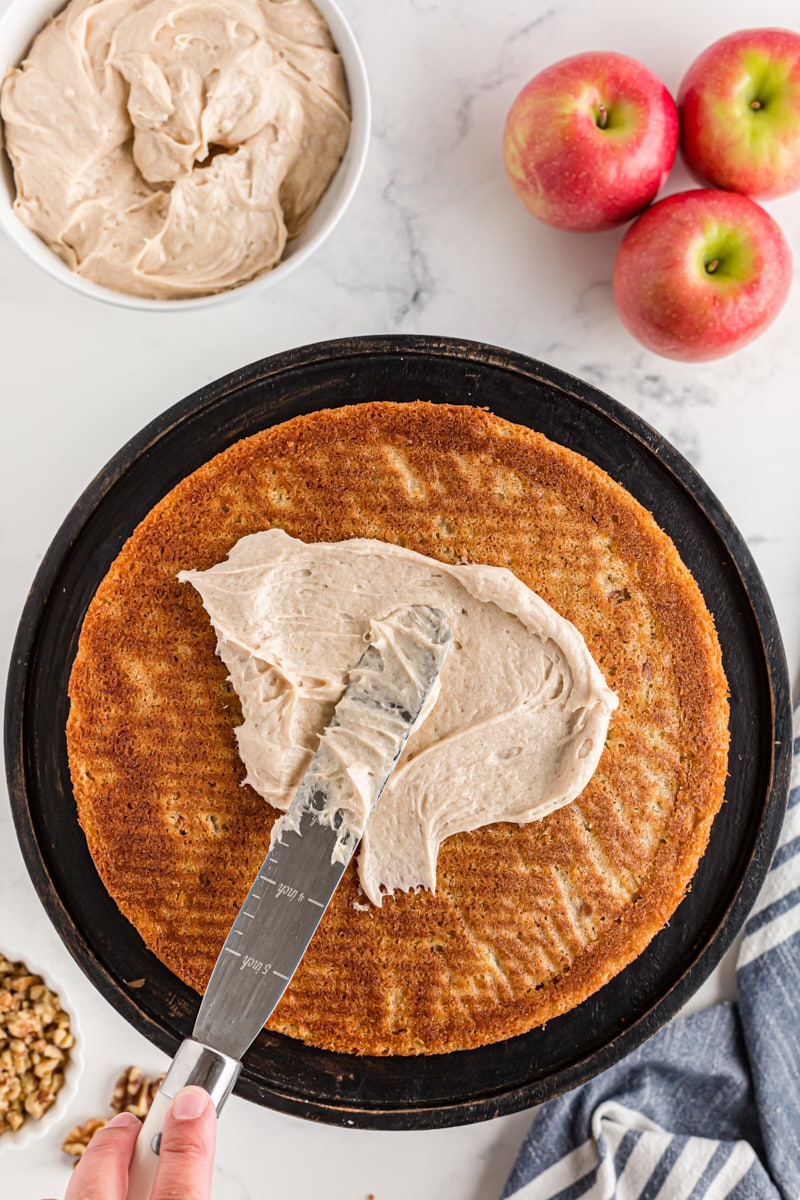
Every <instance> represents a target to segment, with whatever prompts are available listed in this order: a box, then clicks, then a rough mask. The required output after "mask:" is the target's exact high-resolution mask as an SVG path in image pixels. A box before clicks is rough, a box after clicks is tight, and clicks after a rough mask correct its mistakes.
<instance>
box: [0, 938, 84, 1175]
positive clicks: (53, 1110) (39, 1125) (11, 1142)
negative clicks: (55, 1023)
mask: <svg viewBox="0 0 800 1200" xmlns="http://www.w3.org/2000/svg"><path fill="white" fill-rule="evenodd" d="M0 955H4V956H5V957H6V958H7V959H8V960H9V962H13V963H18V962H21V963H24V964H25V966H26V967H27V968H28V970H29V971H30V973H31V975H38V976H39V977H40V978H41V980H42V982H43V983H44V984H45V986H46V987H47V988H49V989H50V991H52V992H56V993H57V995H58V997H59V1000H60V1001H61V1006H62V1008H63V1009H64V1011H65V1012H67V1013H68V1014H69V1021H70V1028H71V1030H72V1033H73V1036H74V1038H75V1044H74V1045H73V1046H72V1047H71V1048H70V1050H69V1055H68V1058H67V1065H66V1067H65V1069H64V1084H63V1086H62V1088H61V1091H60V1092H59V1093H58V1095H57V1096H56V1098H55V1100H54V1101H53V1103H52V1104H51V1105H50V1107H49V1108H48V1109H46V1110H45V1112H44V1114H43V1115H42V1116H41V1117H39V1118H38V1119H34V1118H32V1117H28V1118H27V1119H26V1121H25V1123H24V1125H22V1126H21V1127H20V1128H19V1129H17V1130H15V1131H14V1132H13V1133H11V1132H8V1133H0V1155H2V1154H4V1153H6V1152H12V1151H16V1150H23V1149H24V1148H25V1147H26V1146H30V1144H31V1143H32V1142H35V1141H39V1140H40V1139H41V1138H43V1137H44V1136H45V1135H46V1134H48V1133H52V1132H53V1129H54V1128H55V1127H56V1126H57V1125H58V1124H60V1122H62V1121H63V1120H64V1118H65V1116H66V1113H67V1111H68V1109H69V1106H70V1104H71V1103H72V1101H73V1100H74V1099H75V1096H76V1094H77V1090H78V1082H79V1080H80V1076H81V1072H82V1070H83V1042H82V1038H81V1033H80V1029H79V1027H78V1019H77V1017H76V1015H75V1010H74V1008H73V1007H72V1005H71V1004H70V1002H69V999H68V997H67V992H66V988H65V987H64V986H63V984H62V982H61V980H60V979H59V978H58V975H57V974H55V973H54V972H53V971H51V970H50V967H49V966H48V967H40V966H39V964H38V963H37V962H36V961H34V959H33V958H32V957H31V955H30V953H29V951H28V950H27V949H25V948H24V947H20V946H19V945H15V944H13V943H12V944H11V945H9V944H8V940H7V939H6V938H3V941H2V944H0Z"/></svg>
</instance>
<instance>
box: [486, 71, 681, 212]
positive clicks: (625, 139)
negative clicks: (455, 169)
mask: <svg viewBox="0 0 800 1200" xmlns="http://www.w3.org/2000/svg"><path fill="white" fill-rule="evenodd" d="M677 144H678V114H677V109H676V107H675V102H674V100H673V99H672V96H671V95H670V94H669V92H668V91H667V89H666V88H665V87H664V84H663V83H662V82H661V80H660V79H658V78H657V77H656V76H655V75H654V74H653V73H652V71H650V70H648V68H647V67H645V66H643V64H642V63H640V62H638V61H637V60H636V59H634V58H629V57H628V56H627V55H624V54H616V53H613V52H610V51H609V52H589V53H586V54H577V55H575V56H573V57H572V58H566V59H563V60H562V61H561V62H557V63H555V64H554V65H553V66H551V67H548V68H547V69H546V70H544V71H542V72H541V73H540V74H538V75H536V76H535V77H534V78H533V79H531V80H530V82H529V83H527V84H526V86H525V87H524V88H523V89H522V91H521V92H520V93H519V95H518V96H517V98H516V99H515V101H514V103H513V104H512V106H511V109H510V111H509V113H508V116H507V118H506V123H505V129H504V133H503V157H504V160H505V165H506V171H507V172H508V176H509V179H510V180H511V185H512V187H513V188H514V191H515V192H516V194H517V195H518V196H519V198H520V200H521V201H522V203H523V204H524V205H525V207H526V208H527V209H529V211H530V212H532V213H533V215H534V216H535V217H538V218H539V219H540V220H542V221H545V222H547V224H548V225H555V226H556V227H557V228H559V229H570V230H578V231H583V232H590V231H595V230H600V229H610V228H612V227H613V226H615V225H620V224H622V223H623V222H624V221H628V220H630V219H631V217H633V216H635V215H636V214H637V213H638V212H640V211H641V210H642V209H643V208H645V207H646V206H647V205H648V204H649V203H650V201H651V200H653V198H654V197H655V195H656V193H657V192H658V190H659V188H660V187H661V185H662V184H663V183H664V180H665V179H666V177H667V175H668V173H669V170H670V168H671V166H672V163H673V160H674V158H675V153H676V150H677Z"/></svg>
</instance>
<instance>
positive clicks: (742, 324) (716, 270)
mask: <svg viewBox="0 0 800 1200" xmlns="http://www.w3.org/2000/svg"><path fill="white" fill-rule="evenodd" d="M791 275H792V260H791V254H790V251H789V247H788V245H787V244H786V239H785V238H784V236H783V234H782V232H781V230H780V227H779V226H778V225H777V223H776V222H775V221H773V219H772V217H771V216H769V214H768V213H766V212H765V211H764V209H763V208H761V206H760V205H758V204H756V203H755V201H754V200H751V199H750V198H749V197H747V196H743V195H740V194H739V193H738V192H724V191H715V190H713V189H707V188H698V189H695V190H693V191H688V192H679V193H678V194H677V195H673V196H668V197H666V199H664V200H659V201H658V203H656V204H654V205H653V207H652V208H650V209H648V211H647V212H646V213H644V214H643V215H642V216H641V217H639V219H638V220H637V221H635V222H634V223H633V225H631V227H630V229H629V230H628V231H627V233H626V234H625V237H624V238H623V239H622V242H621V244H620V247H619V250H618V252H617V257H616V261H615V263H614V300H615V301H616V305H617V310H618V312H619V315H620V317H621V318H622V321H623V324H624V325H625V326H626V327H627V329H628V330H629V331H630V333H632V334H633V336H634V337H635V338H636V339H637V340H638V341H640V342H641V343H642V345H644V346H646V347H647V348H648V349H649V350H653V351H655V352H656V354H663V355H665V356H666V357H668V358H676V359H681V360H683V361H684V362H705V361H708V360H710V359H715V358H720V357H722V356H723V355H725V354H732V353H733V351H734V350H739V349H741V347H742V346H745V345H747V343H748V342H751V341H752V340H753V339H754V338H756V337H758V335H759V334H761V333H763V331H764V330H765V329H766V328H767V326H768V325H770V324H771V322H772V321H773V320H774V319H775V317H776V316H777V315H778V313H779V312H780V310H781V308H782V307H783V304H784V302H785V300H786V297H787V296H788V294H789V285H790V282H791Z"/></svg>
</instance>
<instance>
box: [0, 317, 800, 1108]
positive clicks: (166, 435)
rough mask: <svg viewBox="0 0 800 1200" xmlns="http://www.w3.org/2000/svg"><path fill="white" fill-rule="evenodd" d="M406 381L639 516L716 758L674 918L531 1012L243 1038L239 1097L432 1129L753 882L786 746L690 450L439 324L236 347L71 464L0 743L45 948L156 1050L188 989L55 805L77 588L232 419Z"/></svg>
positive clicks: (739, 905)
mask: <svg viewBox="0 0 800 1200" xmlns="http://www.w3.org/2000/svg"><path fill="white" fill-rule="evenodd" d="M416 399H424V400H430V401H437V402H448V403H451V404H452V403H455V404H474V405H480V406H486V407H487V408H489V409H490V410H491V411H492V412H494V413H496V414H497V415H499V416H501V417H505V418H507V419H509V420H511V421H515V422H517V423H520V424H524V425H529V426H531V427H532V428H534V429H537V430H540V431H541V432H542V433H544V434H546V435H547V436H548V437H550V438H552V439H553V440H554V441H557V442H561V443H563V444H564V445H565V446H569V447H570V448H571V449H573V450H576V451H579V452H580V453H581V454H584V455H586V457H587V458H590V459H591V460H593V461H594V462H595V463H597V464H598V465H599V466H600V467H602V468H603V469H604V470H605V471H607V472H608V473H609V474H610V475H611V476H612V477H613V478H614V479H616V480H618V481H619V482H620V483H621V484H622V485H623V486H624V487H626V488H627V489H628V490H629V491H630V492H631V493H632V494H633V495H634V496H635V497H636V498H637V499H638V500H639V501H641V503H642V504H643V505H644V506H645V507H646V508H648V509H649V510H650V511H651V512H652V513H653V514H654V516H655V518H656V520H657V521H658V523H659V525H661V527H662V528H663V529H665V530H666V532H667V533H668V534H669V535H670V536H671V537H672V539H673V540H674V542H675V543H676V545H677V547H678V550H679V551H680V554H681V556H682V557H683V560H684V562H685V563H686V564H687V566H688V567H689V569H690V570H691V572H692V574H693V575H694V577H695V579H696V580H697V582H698V584H699V585H700V588H701V589H702V591H703V594H704V596H705V599H706V602H707V604H708V606H709V608H710V610H711V612H712V613H713V615H714V618H715V621H716V624H717V629H718V631H719V636H720V640H721V643H722V648H723V656H724V665H725V670H726V672H727V676H728V680H729V682H730V688H731V739H732V741H731V755H730V776H729V779H728V786H727V793H726V802H725V805H724V806H723V809H722V811H721V812H720V814H719V816H718V817H717V819H716V821H715V823H714V827H713V831H712V834H711V841H710V844H709V847H708V851H707V853H706V855H705V857H704V858H703V860H702V863H701V865H700V868H699V870H698V872H697V875H696V877H695V880H694V883H693V886H692V889H691V891H690V893H689V895H688V896H687V897H686V899H685V900H684V901H683V903H682V904H681V905H680V907H679V909H678V911H677V913H676V915H675V917H674V919H673V920H672V921H671V922H670V924H669V925H668V927H667V928H665V929H664V930H663V931H662V932H661V933H660V934H659V935H658V936H657V937H656V938H655V939H654V941H653V942H652V943H651V945H650V946H649V947H648V949H647V950H646V951H645V952H644V953H643V954H642V955H640V957H639V958H638V959H637V960H636V961H635V962H634V963H633V964H632V965H631V966H630V967H628V968H627V970H625V971H624V972H622V974H621V975H619V976H617V978H615V979H614V980H613V981H612V982H611V983H609V984H607V985H606V986H605V987H604V988H602V989H601V990H600V991H599V992H598V993H597V994H596V995H594V996H593V997H591V998H590V999H589V1000H587V1001H586V1002H585V1003H584V1004H582V1005H581V1006H580V1007H579V1008H577V1009H575V1010H573V1011H572V1012H570V1013H567V1014H566V1015H565V1016H562V1017H559V1018H558V1019H557V1020H554V1021H551V1022H550V1023H549V1024H548V1025H547V1027H546V1028H544V1029H535V1030H533V1031H532V1032H530V1033H527V1034H525V1035H523V1036H521V1037H517V1038H513V1039H511V1040H509V1041H506V1042H502V1043H500V1044H498V1045H494V1046H486V1047H484V1048H482V1049H479V1050H470V1051H464V1052H459V1053H454V1054H445V1055H434V1056H431V1057H420V1058H400V1057H398V1058H369V1057H366V1058H357V1057H350V1056H346V1055H336V1054H331V1053H329V1052H327V1051H322V1050H317V1049H314V1048H313V1047H309V1046H304V1045H302V1044H301V1043H299V1042H296V1041H293V1040H291V1039H288V1038H285V1037H281V1036H279V1035H275V1034H267V1033H262V1034H261V1035H260V1036H259V1039H258V1041H257V1042H256V1044H255V1045H254V1046H253V1047H252V1049H251V1050H250V1051H249V1052H248V1054H247V1055H246V1064H245V1069H244V1072H243V1074H242V1077H241V1080H240V1083H239V1085H238V1088H237V1091H238V1092H239V1093H240V1094H241V1095H243V1096H246V1097H247V1098H249V1099H251V1100H254V1101H256V1102H258V1103H261V1104H264V1105H268V1106H270V1107H272V1108H276V1109H280V1110H282V1111H284V1112H289V1113H295V1114H298V1115H301V1116H304V1117H309V1118H311V1119H314V1120H320V1121H328V1122H331V1123H334V1124H340V1125H356V1126H361V1127H366V1128H384V1129H420V1128H432V1127H439V1126H445V1125H455V1124H460V1123H465V1122H468V1121H476V1120H482V1119H484V1118H487V1117H491V1116H495V1115H497V1114H499V1113H506V1112H511V1111H513V1110H516V1109H520V1108H523V1107H526V1106H528V1105H532V1104H535V1103H537V1102H539V1101H542V1100H544V1099H547V1098H549V1097H552V1096H555V1095H557V1094H558V1093H559V1092H562V1091H564V1090H566V1089H568V1088H571V1087H574V1086H575V1085H576V1084H579V1083H581V1082H582V1081H583V1080H585V1079H587V1078H589V1077H590V1076H591V1075H594V1074H596V1073H597V1072H599V1071H601V1070H603V1069H604V1068H605V1067H608V1066H609V1065H610V1064H611V1063H613V1062H615V1061H616V1060H617V1059H619V1058H621V1057H622V1056H623V1055H624V1054H626V1053H627V1052H628V1051H630V1050H632V1049H633V1048H634V1047H635V1046H637V1045H639V1044H640V1043H641V1042H642V1041H644V1039H645V1038H647V1037H648V1036H650V1035H651V1034H652V1033H654V1032H655V1031H656V1030H657V1029H658V1028H659V1027H660V1026H661V1025H663V1024H664V1023H665V1022H666V1021H667V1020H668V1019H669V1018H670V1017H671V1016H673V1014H674V1013H676V1012H677V1011H678V1009H679V1008H680V1006H681V1005H682V1004H683V1003H684V1002H685V1001H686V1000H687V999H688V997H689V996H690V995H691V994H692V992H693V991H695V989H696V988H697V987H699V985H700V984H701V983H702V982H703V980H704V979H705V978H706V976H707V975H708V974H709V972H710V971H711V970H712V968H713V967H714V966H715V965H716V964H717V963H718V962H719V960H720V958H721V957H722V955H723V953H724V951H725V950H726V949H727V948H728V946H730V944H731V942H732V940H733V938H734V936H735V934H736V933H737V931H738V930H739V928H740V927H741V925H742V923H743V921H744V919H745V916H746V914H747V912H748V910H749V908H750V906H751V905H752V903H753V901H754V899H755V897H756V894H757V892H758V889H759V887H760V885H761V882H762V880H763V878H764V875H765V874H766V871H767V868H768V866H769V862H770V859H771V856H772V853H773V850H774V847H775V844H776V841H777V837H778V831H779V828H780V824H781V819H782V816H783V813H784V809H785V804H786V795H787V791H788V779H789V765H790V751H791V704H790V693H789V684H788V678H787V670H786V663H785V658H784V655H783V650H782V647H781V641H780V636H779V633H778V628H777V624H776V621H775V616H774V613H773V610H772V608H771V605H770V602H769V599H768V597H767V594H766V592H765V589H764V585H763V582H762V580H761V578H760V576H759V574H758V571H757V569H756V567H755V565H754V563H753V560H752V558H751V556H750V554H749V552H748V550H747V547H746V546H745V544H744V541H743V539H742V537H741V535H740V534H739V532H738V531H737V529H736V528H735V527H734V525H733V524H732V522H731V520H730V518H729V517H728V515H727V514H726V512H725V511H724V509H723V508H722V506H721V505H720V503H719V502H718V500H717V499H716V498H715V497H714V495H713V494H712V493H711V492H710V491H709V489H708V487H707V486H706V485H705V484H704V483H703V481H702V480H701V479H700V478H699V477H698V475H697V474H696V473H695V471H694V470H693V469H692V467H691V466H690V465H689V464H688V463H687V462H686V460H685V459H684V458H682V457H681V455H680V454H679V453H678V452H677V451H676V450H675V449H674V448H673V447H672V446H670V445H669V444H668V443H667V442H665V441H664V439H663V438H661V437H660V436H659V435H658V434H657V433H656V432H655V431H654V430H653V429H651V428H650V427H649V426H647V425H646V424H644V422H642V421H641V420H639V419H638V417H636V416H634V415H633V414H632V413H630V412H629V411H627V410H626V409H625V408H623V407H622V406H621V405H620V404H618V403H616V402H615V401H614V400H611V399H610V398H609V397H608V396H605V395H603V394H602V393H601V392H598V391H597V390H596V389H594V388H592V387H590V386H589V385H587V384H585V383H582V382H581V381H580V380H578V379H575V378H572V377H571V376H569V375H565V374H564V373H563V372H561V371H558V370H555V369H554V368H552V367H549V366H547V365H545V364H544V363H540V362H536V361H534V360H532V359H529V358H526V357H524V356H522V355H519V354H513V353H510V352H508V351H506V350H502V349H498V348H496V347H492V346H485V345H480V344H476V343H471V342H461V341H456V340H450V339H437V338H428V337H372V338H353V339H349V340H345V341H336V342H328V343H323V344H319V345H312V346H306V347H303V348H301V349H298V350H291V351H288V352H286V353H284V354H279V355H276V356H274V357H272V358H268V359H265V360H264V361H263V362H258V363H254V364H252V365H251V366H248V367H245V368H244V369H243V370H241V371H237V372H236V373H235V374H233V375H230V376H228V377H227V378H226V379H222V380H220V381H219V382H217V383H212V384H210V385H209V386H208V387H205V388H203V389H201V390H200V391H199V392H196V393H195V394H194V395H193V396H190V397H189V398H188V399H186V400H183V401H181V403H179V404H177V405H176V406H175V407H174V408H172V409H170V410H169V411H168V412H166V413H164V414H163V415H162V416H160V417H158V418H157V419H156V420H155V421H153V422H152V423H151V424H150V425H148V426H147V428H146V429H144V430H142V432H141V433H140V434H139V435H138V436H137V437H135V438H133V440H132V441H130V442H129V443H128V445H127V446H125V447H123V449H122V450H121V451H120V452H119V453H118V454H117V455H116V457H115V458H114V459H113V460H112V461H111V462H110V463H109V464H108V466H107V467H106V468H105V469H104V470H103V471H102V472H101V473H100V475H99V476H98V477H97V478H96V479H95V480H94V482H93V483H92V484H90V486H89V487H88V488H87V490H86V491H85V492H84V494H83V496H81V498H80V500H79V501H78V503H77V504H76V505H75V506H74V508H73V509H72V511H71V512H70V513H69V515H68V517H67V518H66V520H65V522H64V524H63V525H62V527H61V529H60V530H59V531H58V533H57V534H56V537H55V538H54V540H53V543H52V545H51V547H50V549H49V550H48V552H47V555H46V557H45V559H44V562H43V563H42V566H41V569H40V570H39V573H38V575H37V577H36V580H35V582H34V584H33V587H32V590H31V593H30V597H29V599H28V602H27V604H26V606H25V610H24V612H23V615H22V620H21V623H20V627H19V632H18V636H17V641H16V645H15V649H14V654H13V661H12V665H11V671H10V677H9V684H8V692H7V704H6V761H7V770H8V781H9V787H10V792H11V801H12V806H13V811H14V819H15V822H16V827H17V832H18V836H19V840H20V843H21V846H22V851H23V854H24V856H25V861H26V863H27V866H28V870H29V872H30V874H31V878H32V879H33V882H34V884H35V886H36V889H37V891H38V893H39V895H40V897H41V899H42V902H43V904H44V906H45V908H46V909H47V912H48V913H49V915H50V918H51V919H52V921H53V923H54V925H55V926H56V929H57V930H58V932H59V934H60V935H61V937H62V939H63V941H64V942H65V944H66V946H67V948H68V949H69V950H70V952H71V953H72V955H73V956H74V958H75V959H76V960H77V962H78V963H79V964H80V966H81V967H82V968H83V970H84V971H85V973H86V974H87V976H88V977H89V979H90V980H91V981H92V983H93V984H94V985H95V987H97V988H98V989H99V991H100V992H101V993H102V994H103V995H104V996H105V997H106V999H107V1000H109V1001H110V1003H111V1004H112V1005H113V1006H114V1007H115V1008H116V1009H117V1011H118V1012H119V1013H121V1015H122V1016H123V1017H124V1018H125V1019H126V1020H127V1021H129V1022H130V1023H131V1024H132V1025H133V1026H135V1028H137V1029H138V1030H139V1031H140V1032H141V1033H143V1034H144V1035H145V1036H146V1037H148V1038H150V1039H151V1040H152V1041H153V1042H155V1043H156V1044H157V1045H158V1046H160V1047H161V1048H162V1049H163V1050H165V1051H168V1052H170V1053H172V1052H173V1051H174V1050H175V1048H176V1047H177V1045H178V1043H179V1041H180V1040H181V1039H182V1038H183V1037H185V1036H186V1035H187V1034H189V1033H190V1032H191V1029H192V1025H193V1021H194V1014H195V1012H196V1010H197V1007H198V997H197V995H196V994H195V993H194V992H193V991H191V990H190V989H189V988H187V987H185V986H184V985H183V984H181V983H180V982H179V980H177V979H176V978H175V977H174V976H173V975H172V974H171V973H170V972H169V971H168V970H167V969H166V968H165V967H164V966H163V965H162V964H161V963H160V962H159V961H158V960H157V959H156V958H155V957H154V956H153V955H152V954H151V953H150V952H149V951H148V950H146V949H145V947H144V944H143V943H142V941H141V939H140V937H139V935H138V934H137V933H136V931H135V930H134V929H133V927H132V926H131V925H130V924H129V923H128V922H127V921H126V920H125V918H124V917H123V916H122V915H121V914H120V913H119V911H118V909H117V908H116V906H115V905H114V903H113V901H112V900H111V899H110V898H109V896H108V895H107V893H106V891H105V889H104V888H103V885H102V884H101V882H100V879H99V878H98V876H97V873H96V871H95V869H94V865H93V863H92V860H91V858H90V856H89V854H88V851H87V847H86V842H85V840H84V837H83V834H82V832H81V830H80V828H79V826H78V823H77V817H76V811H75V804H74V801H73V797H72V791H71V787H70V781H69V773H68V769H67V755H66V743H65V735H64V729H65V724H66V719H67V711H68V700H67V681H68V678H69V672H70V668H71V664H72V660H73V657H74V654H75V650H76V645H77V640H78V634H79V632H80V628H81V623H82V620H83V616H84V613H85V612H86V608H87V606H88V604H89V602H90V600H91V598H92V595H93V594H94V591H95V589H96V588H97V586H98V584H99V583H100V581H101V579H102V578H103V576H104V575H105V573H106V571H107V569H108V567H109V565H110V564H111V562H112V561H113V559H114V558H115V556H116V554H117V552H118V551H119V549H120V547H121V545H122V543H123V542H124V540H125V539H126V538H127V537H128V535H129V534H130V533H131V532H132V530H133V529H134V527H135V526H136V524H137V523H138V522H139V521H140V520H141V519H142V518H143V517H144V516H145V514H146V513H147V512H148V511H149V510H150V509H151V508H152V506H153V505H154V504H155V503H156V502H157V501H158V500H159V499H161V497H162V496H163V495H164V494H165V493H166V492H167V491H169V489H170V488H172V487H173V485H174V484H176V483H177V482H178V481H179V480H180V479H182V478H183V477H184V476H185V475H187V474H188V473H189V472H190V471H193V470H195V469H196V468H197V467H199V466H200V465H201V464H202V463H203V462H205V461H206V460H207V459H209V458H210V457H212V455H214V454H216V453H217V452H218V451H220V450H222V449H224V448H225V447H226V446H228V445H230V443H232V442H234V441H236V440H237V439H238V438H241V437H243V436H245V435H247V434H250V433H254V432H255V431H257V430H259V429H262V428H264V427H265V426H268V425H271V424H275V423H277V422H279V421H284V420H286V419H287V418H289V417H293V416H296V415H297V414H300V413H306V412H311V411H314V410H316V409H319V408H330V407H337V406H339V405H343V404H358V403H362V402H365V401H368V400H394V401H400V402H402V401H410V400H416Z"/></svg>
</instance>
